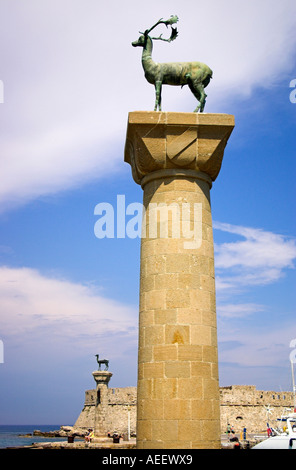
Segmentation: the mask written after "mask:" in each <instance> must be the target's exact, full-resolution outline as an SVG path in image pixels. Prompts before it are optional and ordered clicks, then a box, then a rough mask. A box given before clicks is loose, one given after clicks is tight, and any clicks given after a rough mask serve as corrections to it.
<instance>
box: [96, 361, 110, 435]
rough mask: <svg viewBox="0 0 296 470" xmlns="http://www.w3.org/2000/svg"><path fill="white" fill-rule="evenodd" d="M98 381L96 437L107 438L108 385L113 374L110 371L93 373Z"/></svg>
mask: <svg viewBox="0 0 296 470" xmlns="http://www.w3.org/2000/svg"><path fill="white" fill-rule="evenodd" d="M92 375H93V377H94V379H95V381H96V398H95V400H96V402H95V420H94V434H95V437H99V436H105V437H106V435H107V432H108V431H110V429H108V421H107V417H108V383H109V381H110V379H111V377H112V375H113V374H112V373H111V372H108V371H105V370H104V371H101V370H96V371H95V372H93V373H92Z"/></svg>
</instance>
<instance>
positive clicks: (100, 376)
mask: <svg viewBox="0 0 296 470" xmlns="http://www.w3.org/2000/svg"><path fill="white" fill-rule="evenodd" d="M92 375H93V377H94V379H95V381H96V384H97V385H99V384H105V385H108V383H109V381H110V379H111V377H112V375H113V374H112V372H108V371H105V370H95V371H94V372H93V373H92Z"/></svg>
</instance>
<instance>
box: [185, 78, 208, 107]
mask: <svg viewBox="0 0 296 470" xmlns="http://www.w3.org/2000/svg"><path fill="white" fill-rule="evenodd" d="M188 86H189V88H190V90H191V91H192V93H193V94H194V96H195V98H196V99H197V101H199V106H197V107H196V108H195V110H194V112H195V113H197V112H198V111H200V112H201V113H202V112H203V110H204V107H205V104H206V97H207V95H206V94H205V90H204V86H203V84H202V83H200V82H189V83H188Z"/></svg>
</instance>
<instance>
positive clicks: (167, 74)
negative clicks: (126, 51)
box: [132, 34, 213, 112]
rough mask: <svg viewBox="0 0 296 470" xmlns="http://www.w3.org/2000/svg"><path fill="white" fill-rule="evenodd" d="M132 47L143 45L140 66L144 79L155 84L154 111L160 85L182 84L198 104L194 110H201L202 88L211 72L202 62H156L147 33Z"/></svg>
mask: <svg viewBox="0 0 296 470" xmlns="http://www.w3.org/2000/svg"><path fill="white" fill-rule="evenodd" d="M132 45H133V46H134V47H137V46H140V47H143V53H142V66H143V69H144V72H145V78H146V80H147V81H148V82H149V83H151V84H153V85H155V91H156V100H155V107H154V111H156V110H157V109H159V111H161V88H162V85H175V86H184V85H188V86H189V88H190V90H191V91H192V93H193V94H194V96H195V97H196V99H197V100H198V101H199V102H200V105H199V106H197V108H196V109H195V110H194V111H195V112H197V111H199V110H200V111H201V112H202V111H203V110H204V106H205V102H206V96H207V95H206V94H205V92H204V88H205V87H206V86H207V85H208V84H209V82H210V80H211V78H212V75H213V72H212V70H211V69H210V68H209V67H208V66H207V65H206V64H203V63H202V62H172V63H162V64H158V63H156V62H154V61H153V59H152V48H153V43H152V39H151V37H150V36H148V35H145V34H144V35H142V36H140V37H139V39H138V41H135V42H133V43H132Z"/></svg>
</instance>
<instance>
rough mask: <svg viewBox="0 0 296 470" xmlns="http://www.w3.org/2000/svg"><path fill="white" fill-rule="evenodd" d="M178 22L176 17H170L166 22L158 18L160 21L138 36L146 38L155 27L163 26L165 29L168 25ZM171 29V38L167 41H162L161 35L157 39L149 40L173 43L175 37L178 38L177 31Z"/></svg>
mask: <svg viewBox="0 0 296 470" xmlns="http://www.w3.org/2000/svg"><path fill="white" fill-rule="evenodd" d="M178 21H179V18H178V17H177V16H176V15H171V17H170V18H169V19H168V20H163V19H162V18H160V20H158V21H157V23H155V25H153V26H152V27H151V28H149V29H146V31H145V32H144V33H142V32H141V31H140V34H144V35H145V36H148V34H149V33H150V32H151V31H152V30H153V29H154V28H156V26H158V25H159V24H165V25H166V27H168V26H169V25H172V24H175V23H177V22H178ZM171 28H172V32H171V36H170V38H169V39H163V38H162V37H161V36H162V34H161V35H160V36H159V37H158V38H151V39H160V40H161V41H167V42H171V41H173V40H174V39H176V37H177V36H178V31H177V28H173V27H172V26H171Z"/></svg>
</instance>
